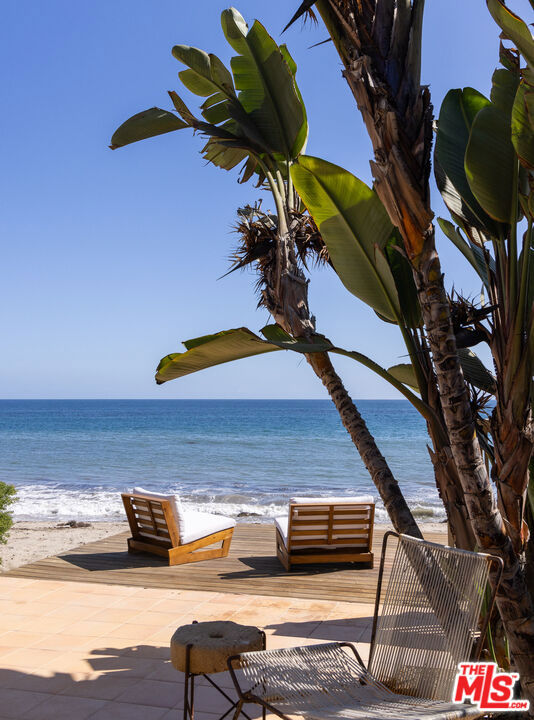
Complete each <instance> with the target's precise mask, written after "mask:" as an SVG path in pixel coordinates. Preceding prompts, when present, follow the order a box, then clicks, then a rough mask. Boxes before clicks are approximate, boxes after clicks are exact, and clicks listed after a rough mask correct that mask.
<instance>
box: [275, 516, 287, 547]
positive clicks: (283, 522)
mask: <svg viewBox="0 0 534 720" xmlns="http://www.w3.org/2000/svg"><path fill="white" fill-rule="evenodd" d="M287 523H288V516H287V515H282V516H281V517H277V518H275V519H274V524H275V525H276V527H277V528H278V530H279V531H280V535H281V536H282V540H283V541H284V545H285V546H286V547H287Z"/></svg>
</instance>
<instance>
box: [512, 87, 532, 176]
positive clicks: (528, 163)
mask: <svg viewBox="0 0 534 720" xmlns="http://www.w3.org/2000/svg"><path fill="white" fill-rule="evenodd" d="M512 143H513V145H514V148H515V151H516V153H517V156H518V157H519V160H520V161H521V163H522V165H523V166H524V167H526V168H528V169H529V170H534V88H532V86H530V85H527V84H526V83H525V82H524V81H522V82H521V84H520V85H519V88H518V89H517V93H516V96H515V101H514V105H513V108H512Z"/></svg>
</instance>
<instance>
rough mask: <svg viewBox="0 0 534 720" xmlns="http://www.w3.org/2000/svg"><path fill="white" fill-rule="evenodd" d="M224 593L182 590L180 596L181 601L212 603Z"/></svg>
mask: <svg viewBox="0 0 534 720" xmlns="http://www.w3.org/2000/svg"><path fill="white" fill-rule="evenodd" d="M222 595H224V593H213V592H209V591H208V590H183V591H182V593H181V594H180V597H181V599H182V600H188V601H192V602H195V603H197V602H203V601H208V600H209V601H212V600H215V599H216V598H217V597H221V596H222Z"/></svg>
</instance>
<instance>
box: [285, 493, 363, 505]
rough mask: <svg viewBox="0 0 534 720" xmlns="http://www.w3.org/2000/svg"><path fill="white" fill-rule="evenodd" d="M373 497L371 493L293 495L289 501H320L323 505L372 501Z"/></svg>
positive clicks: (303, 502) (303, 503)
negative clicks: (331, 495)
mask: <svg viewBox="0 0 534 720" xmlns="http://www.w3.org/2000/svg"><path fill="white" fill-rule="evenodd" d="M374 501H375V499H374V497H373V496H372V495H354V496H352V497H293V498H291V499H290V501H289V502H290V503H298V504H302V505H306V504H309V503H322V504H324V505H332V504H333V503H339V504H340V505H342V504H343V503H353V502H356V503H374Z"/></svg>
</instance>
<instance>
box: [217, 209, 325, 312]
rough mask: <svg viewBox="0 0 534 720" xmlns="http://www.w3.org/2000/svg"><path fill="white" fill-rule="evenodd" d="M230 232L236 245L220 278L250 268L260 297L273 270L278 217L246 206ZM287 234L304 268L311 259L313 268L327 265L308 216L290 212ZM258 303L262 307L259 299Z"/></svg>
mask: <svg viewBox="0 0 534 720" xmlns="http://www.w3.org/2000/svg"><path fill="white" fill-rule="evenodd" d="M234 229H235V231H236V233H237V235H238V236H239V243H238V245H237V247H236V249H235V251H234V253H232V255H231V256H230V258H229V260H230V262H231V267H230V270H229V271H228V272H227V273H225V275H223V277H225V276H226V275H229V274H230V273H232V272H234V271H235V270H242V269H244V268H246V267H248V266H250V265H253V266H254V269H255V270H256V272H257V274H258V280H257V283H256V290H257V292H259V293H260V294H261V293H262V292H263V290H265V288H268V287H269V284H270V282H271V278H272V277H273V274H274V270H275V263H276V249H277V243H278V241H279V236H278V218H277V217H276V215H270V214H268V213H265V212H263V210H261V202H260V203H257V204H256V205H254V206H253V207H252V206H250V205H247V206H245V207H244V208H240V209H239V210H238V222H237V223H236V225H235V226H234ZM289 234H290V236H291V239H292V240H293V243H294V247H295V250H296V255H297V257H298V259H299V261H300V263H301V264H302V266H303V267H304V268H306V269H308V263H309V261H310V259H313V262H314V264H315V265H319V264H325V263H329V264H330V258H329V256H328V251H327V249H326V245H325V244H324V241H323V239H322V237H321V233H320V232H319V230H318V228H317V226H316V224H315V222H314V221H313V218H311V217H310V215H308V214H307V213H297V212H294V213H292V214H291V218H290V227H289ZM260 304H263V301H262V300H261V299H260Z"/></svg>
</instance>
